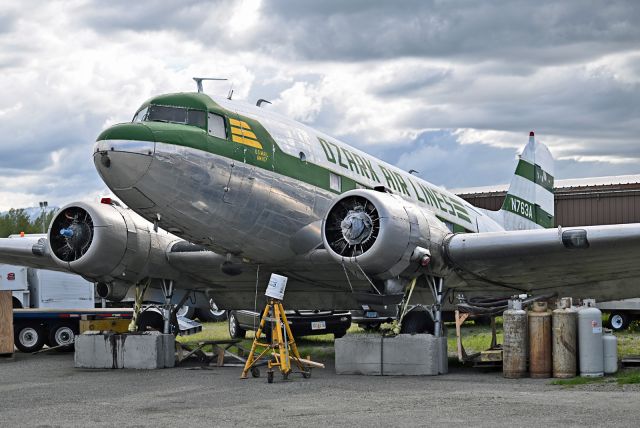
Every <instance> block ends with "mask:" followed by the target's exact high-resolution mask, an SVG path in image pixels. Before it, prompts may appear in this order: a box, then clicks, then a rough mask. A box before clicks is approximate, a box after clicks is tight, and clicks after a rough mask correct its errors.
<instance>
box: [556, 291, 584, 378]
mask: <svg viewBox="0 0 640 428" xmlns="http://www.w3.org/2000/svg"><path fill="white" fill-rule="evenodd" d="M577 318H578V313H577V311H576V310H575V309H574V308H573V307H572V306H571V298H570V297H564V298H562V299H560V304H559V305H558V308H557V309H555V310H554V311H553V313H552V321H551V325H552V328H551V342H552V351H551V352H552V355H553V358H552V359H553V377H556V378H569V377H575V376H576V373H577V367H576V366H577V356H576V351H577V344H578V342H577V334H578V324H577Z"/></svg>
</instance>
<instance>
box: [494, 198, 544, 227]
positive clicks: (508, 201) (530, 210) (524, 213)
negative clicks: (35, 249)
mask: <svg viewBox="0 0 640 428" xmlns="http://www.w3.org/2000/svg"><path fill="white" fill-rule="evenodd" d="M502 209H503V210H505V211H509V212H511V213H514V214H516V215H519V216H520V217H523V218H526V219H527V220H530V221H532V222H534V223H535V224H537V225H539V226H542V227H544V228H549V227H553V215H551V214H549V213H548V212H546V211H545V210H543V209H542V208H540V206H539V205H534V204H532V203H531V202H528V201H525V200H524V199H521V198H518V197H517V196H513V195H509V194H508V195H507V196H506V197H505V198H504V203H503V204H502Z"/></svg>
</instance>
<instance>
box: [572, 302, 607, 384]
mask: <svg viewBox="0 0 640 428" xmlns="http://www.w3.org/2000/svg"><path fill="white" fill-rule="evenodd" d="M578 354H579V361H580V376H584V377H600V376H604V347H603V343H602V312H600V309H598V308H596V307H595V300H593V299H585V300H584V301H583V305H582V306H581V307H580V308H579V309H578Z"/></svg>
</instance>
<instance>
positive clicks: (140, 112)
mask: <svg viewBox="0 0 640 428" xmlns="http://www.w3.org/2000/svg"><path fill="white" fill-rule="evenodd" d="M147 110H149V107H148V106H147V107H145V108H143V109H140V110H138V112H137V113H136V114H135V115H133V120H132V122H142V121H143V120H144V119H145V117H146V116H147Z"/></svg>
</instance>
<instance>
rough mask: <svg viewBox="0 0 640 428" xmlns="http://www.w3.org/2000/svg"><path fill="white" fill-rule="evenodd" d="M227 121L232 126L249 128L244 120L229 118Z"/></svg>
mask: <svg viewBox="0 0 640 428" xmlns="http://www.w3.org/2000/svg"><path fill="white" fill-rule="evenodd" d="M229 123H230V124H231V125H233V126H238V127H240V128H244V129H249V130H251V127H250V126H249V124H248V123H247V122H245V121H244V120H236V119H232V118H229Z"/></svg>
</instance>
